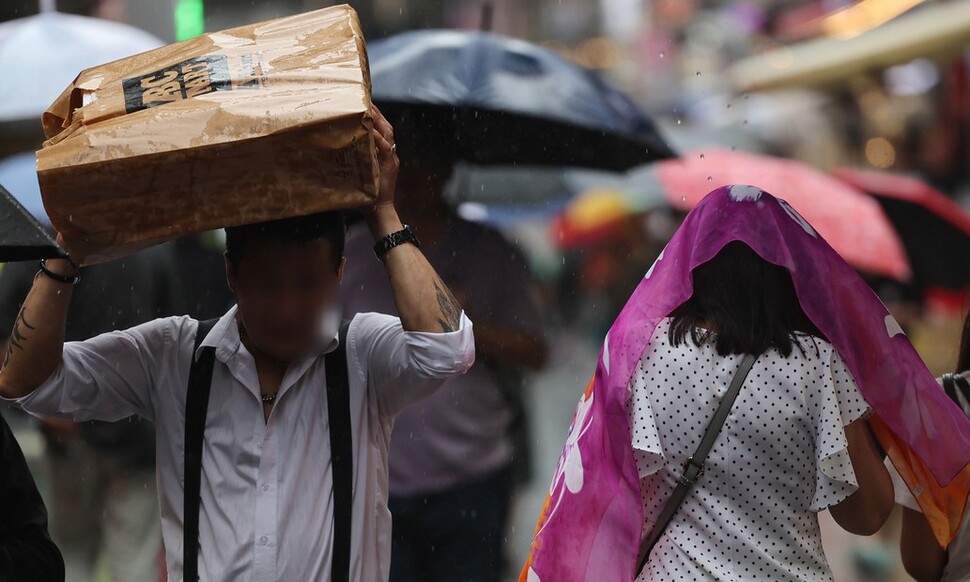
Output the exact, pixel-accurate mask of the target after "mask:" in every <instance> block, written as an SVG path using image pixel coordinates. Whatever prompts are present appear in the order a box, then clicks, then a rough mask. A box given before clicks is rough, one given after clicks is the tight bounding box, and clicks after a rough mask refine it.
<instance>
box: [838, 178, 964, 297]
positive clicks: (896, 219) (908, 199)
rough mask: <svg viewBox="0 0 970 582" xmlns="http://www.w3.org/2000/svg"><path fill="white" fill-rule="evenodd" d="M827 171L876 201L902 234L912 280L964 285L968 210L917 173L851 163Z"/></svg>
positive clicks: (954, 286) (954, 285) (952, 285)
mask: <svg viewBox="0 0 970 582" xmlns="http://www.w3.org/2000/svg"><path fill="white" fill-rule="evenodd" d="M832 174H833V175H834V176H835V177H836V178H838V179H840V180H842V181H844V182H846V183H848V184H850V185H852V186H854V187H856V188H858V189H860V190H863V191H865V192H867V193H869V194H872V195H873V196H874V197H875V199H876V200H877V201H878V202H879V204H880V205H881V206H882V208H883V210H885V212H886V214H887V215H888V216H889V220H891V221H892V223H893V226H894V227H895V228H896V232H898V233H899V236H900V238H902V240H903V245H904V246H905V247H906V252H907V253H908V254H909V258H910V262H911V263H912V265H913V276H914V278H915V279H916V281H918V282H920V283H925V284H928V285H933V286H939V287H947V288H951V289H964V288H966V287H968V286H970V269H968V268H967V265H970V211H967V209H965V208H963V207H962V206H960V205H959V204H957V203H956V202H954V201H953V200H951V199H950V198H947V197H946V196H945V195H944V194H942V193H941V192H939V191H937V190H936V189H935V188H933V187H932V186H930V185H929V184H927V183H925V182H923V181H922V180H919V179H917V178H912V177H909V176H902V175H899V174H892V173H889V172H877V171H872V170H859V169H855V168H839V169H837V170H835V171H833V172H832Z"/></svg>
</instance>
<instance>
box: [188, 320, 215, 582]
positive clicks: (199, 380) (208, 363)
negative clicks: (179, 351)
mask: <svg viewBox="0 0 970 582" xmlns="http://www.w3.org/2000/svg"><path fill="white" fill-rule="evenodd" d="M218 321H219V320H218V319H210V320H208V321H200V322H199V328H198V331H196V332H195V347H193V348H192V366H191V367H190V368H189V386H188V390H187V391H186V394H185V454H184V457H183V463H184V465H183V479H184V486H183V502H182V503H183V505H182V509H183V512H182V521H183V527H182V570H183V580H184V581H185V582H196V581H197V580H198V579H199V502H200V498H199V495H200V491H201V489H202V440H203V437H204V435H205V417H206V413H207V412H208V409H209V389H210V388H211V387H212V369H213V366H214V365H215V361H216V350H215V348H212V347H207V348H205V349H203V350H202V352H201V353H200V354H199V358H198V359H196V358H195V354H196V352H198V351H199V348H200V347H201V346H202V340H204V339H205V336H207V335H209V332H210V331H212V328H213V327H214V326H215V324H216V322H218Z"/></svg>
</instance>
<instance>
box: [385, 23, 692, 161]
mask: <svg viewBox="0 0 970 582" xmlns="http://www.w3.org/2000/svg"><path fill="white" fill-rule="evenodd" d="M368 54H369V57H370V66H371V76H372V80H373V97H374V101H375V102H376V103H377V104H378V105H379V106H380V107H381V109H382V111H384V113H385V114H387V115H388V117H389V118H390V119H391V120H392V121H397V120H399V119H400V117H401V116H402V115H405V114H407V115H410V116H416V117H417V118H418V119H420V120H422V123H425V124H428V125H434V126H435V127H439V128H441V131H440V134H441V135H440V144H439V145H440V147H441V151H446V152H453V153H454V154H455V155H456V156H457V157H458V158H459V159H462V160H465V161H468V162H472V163H476V164H498V165H511V164H524V165H556V166H577V167H588V168H600V169H605V170H615V171H622V170H626V169H629V168H631V167H634V166H636V165H639V164H644V163H647V162H650V161H653V160H658V159H663V158H669V157H672V156H673V152H672V151H671V149H670V147H669V146H668V145H667V143H666V142H665V140H664V139H663V138H662V137H661V135H660V133H659V132H658V131H657V129H656V127H655V126H654V124H653V122H652V121H651V120H650V118H649V117H647V115H646V114H644V113H643V112H642V111H640V109H639V108H638V107H637V106H636V105H635V104H634V103H633V102H632V101H631V100H630V99H629V98H628V97H626V96H625V95H624V94H623V93H621V92H619V91H618V90H616V89H614V88H613V87H611V86H610V85H608V84H607V83H606V82H605V81H603V79H602V78H601V77H600V76H598V75H597V74H595V73H594V72H592V71H588V70H586V69H583V68H581V67H579V66H577V65H575V64H573V63H570V62H568V61H566V60H565V59H563V58H561V57H559V56H558V55H556V54H555V53H553V52H551V51H548V50H546V49H543V48H541V47H538V46H536V45H533V44H530V43H527V42H524V41H521V40H515V39H511V38H506V37H502V36H499V35H495V34H491V33H486V32H471V31H416V32H408V33H404V34H401V35H398V36H394V37H392V38H389V39H386V40H383V41H377V42H373V43H370V45H369V47H368ZM404 155H406V153H405V154H404Z"/></svg>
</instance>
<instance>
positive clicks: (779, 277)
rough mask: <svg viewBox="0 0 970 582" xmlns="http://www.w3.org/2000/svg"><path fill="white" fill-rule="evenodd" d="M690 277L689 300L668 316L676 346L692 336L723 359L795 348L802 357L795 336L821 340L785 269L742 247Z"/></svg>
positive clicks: (738, 244) (726, 249)
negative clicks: (692, 291)
mask: <svg viewBox="0 0 970 582" xmlns="http://www.w3.org/2000/svg"><path fill="white" fill-rule="evenodd" d="M693 278H694V294H693V296H692V297H691V298H690V299H688V300H687V301H686V302H684V303H683V304H682V305H681V306H680V307H678V308H677V309H675V310H674V311H673V313H671V314H670V316H671V317H672V318H673V324H672V325H671V327H670V342H671V343H672V344H673V345H675V346H679V345H681V344H682V343H683V342H685V341H687V338H688V336H690V339H691V340H692V341H693V342H694V343H695V344H696V345H698V346H699V345H701V344H703V343H704V342H707V341H711V342H713V343H714V344H715V345H716V347H717V353H718V354H720V355H722V356H726V355H729V354H754V355H760V354H761V353H763V352H765V351H767V350H768V349H770V348H775V349H777V350H778V351H779V352H781V353H782V355H784V356H785V357H787V356H789V355H791V353H792V349H793V347H795V346H797V347H798V348H799V350H801V351H802V352H803V353H804V349H803V348H802V345H801V343H800V342H799V338H798V336H797V333H798V332H801V333H803V334H809V335H814V336H816V337H823V336H822V333H821V332H820V331H819V330H818V328H816V327H815V325H814V324H812V322H811V321H809V319H808V317H807V316H806V315H805V312H804V311H802V308H801V306H800V305H799V303H798V297H797V296H796V294H795V286H794V285H793V284H792V280H791V275H789V273H788V270H786V269H784V268H783V267H779V266H776V265H772V264H771V263H768V262H767V261H765V260H764V259H762V258H761V257H759V256H758V255H757V254H756V253H755V252H754V251H753V250H751V248H750V247H748V246H747V245H745V244H744V243H741V242H732V243H729V244H727V245H726V246H725V247H724V248H723V249H721V252H719V253H718V254H717V256H715V257H714V258H713V259H711V260H710V261H708V262H706V263H704V264H703V265H700V266H699V267H697V268H696V269H694V273H693ZM699 328H708V329H710V330H713V333H712V332H710V331H705V330H704V329H699Z"/></svg>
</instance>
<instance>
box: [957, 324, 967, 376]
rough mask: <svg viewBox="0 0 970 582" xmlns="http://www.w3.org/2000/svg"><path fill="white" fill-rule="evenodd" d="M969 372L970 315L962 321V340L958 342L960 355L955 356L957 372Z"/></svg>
mask: <svg viewBox="0 0 970 582" xmlns="http://www.w3.org/2000/svg"><path fill="white" fill-rule="evenodd" d="M967 370H970V313H967V318H966V319H964V320H963V338H962V339H961V340H960V353H959V355H958V356H957V370H956V371H957V372H966V371H967Z"/></svg>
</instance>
